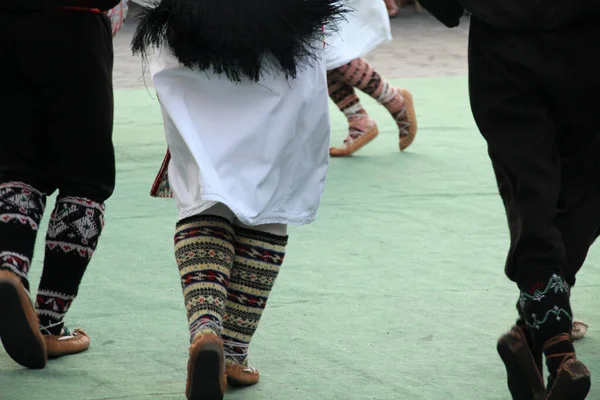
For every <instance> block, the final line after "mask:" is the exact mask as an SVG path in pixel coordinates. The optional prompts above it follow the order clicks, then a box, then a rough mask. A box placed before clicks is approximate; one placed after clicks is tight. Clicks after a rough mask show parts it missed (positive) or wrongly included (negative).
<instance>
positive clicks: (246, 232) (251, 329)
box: [222, 227, 288, 365]
mask: <svg viewBox="0 0 600 400" xmlns="http://www.w3.org/2000/svg"><path fill="white" fill-rule="evenodd" d="M235 234H236V248H235V262H234V266H233V269H232V272H231V281H230V283H229V289H228V296H227V303H226V306H227V308H226V313H225V319H224V323H223V327H224V330H223V334H222V338H223V340H224V341H225V353H226V355H227V362H229V363H236V364H243V365H246V364H247V363H248V346H249V345H250V341H251V340H252V336H254V333H255V332H256V328H257V327H258V323H259V322H260V318H261V316H262V314H263V311H264V309H265V307H266V306H267V300H268V299H269V295H270V293H271V289H273V285H274V284H275V280H276V279H277V275H278V274H279V269H280V267H281V264H282V263H283V259H284V256H285V247H286V245H287V241H288V237H287V236H279V235H273V234H271V233H266V232H261V231H257V230H251V229H246V228H240V227H235Z"/></svg>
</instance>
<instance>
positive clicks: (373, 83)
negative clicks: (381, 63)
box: [328, 58, 396, 104]
mask: <svg viewBox="0 0 600 400" xmlns="http://www.w3.org/2000/svg"><path fill="white" fill-rule="evenodd" d="M328 75H329V76H330V77H331V78H332V79H335V80H337V81H339V82H343V83H345V84H347V85H350V86H352V87H355V88H357V89H360V90H361V91H363V92H364V93H366V94H368V95H369V96H371V97H372V98H373V99H375V100H377V101H378V102H379V103H381V104H385V103H387V102H388V101H390V100H391V99H392V98H393V97H394V96H395V95H396V92H395V90H394V89H393V88H392V87H391V86H390V85H389V83H388V82H387V81H386V80H385V79H383V77H382V76H381V75H379V73H378V72H377V71H375V69H374V68H373V67H372V66H371V65H370V64H369V63H368V62H367V60H365V59H363V58H356V59H354V60H352V61H350V62H349V63H348V64H345V65H342V66H341V67H339V68H336V69H334V70H331V71H329V73H328Z"/></svg>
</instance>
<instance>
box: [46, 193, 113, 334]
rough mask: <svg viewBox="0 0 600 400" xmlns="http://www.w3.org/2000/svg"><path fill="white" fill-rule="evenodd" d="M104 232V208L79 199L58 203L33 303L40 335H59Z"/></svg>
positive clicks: (53, 214)
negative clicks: (40, 331) (40, 329)
mask: <svg viewBox="0 0 600 400" xmlns="http://www.w3.org/2000/svg"><path fill="white" fill-rule="evenodd" d="M103 228H104V205H103V204H99V203H97V202H95V201H91V200H88V199H82V198H78V197H62V198H58V199H57V201H56V205H55V206H54V210H53V212H52V216H51V217H50V224H49V226H48V232H47V235H46V254H45V256H44V270H43V272H42V279H41V280H40V286H39V288H38V293H37V297H36V303H35V308H36V311H37V313H38V317H39V319H40V327H41V328H42V333H44V334H48V335H59V334H60V333H61V331H62V328H63V325H64V323H63V320H64V317H65V314H66V313H67V311H69V308H70V307H71V304H72V303H73V300H75V298H76V297H77V294H78V293H79V286H80V284H81V280H82V279H83V275H84V274H85V271H86V269H87V266H88V265H89V263H90V260H91V258H92V255H93V254H94V251H95V250H96V247H97V246H98V240H99V239H100V235H101V233H102V229H103Z"/></svg>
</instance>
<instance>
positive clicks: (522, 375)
mask: <svg viewBox="0 0 600 400" xmlns="http://www.w3.org/2000/svg"><path fill="white" fill-rule="evenodd" d="M497 350H498V354H499V355H500V358H501V359H502V361H503V362H504V365H505V367H506V373H507V374H508V375H509V376H510V377H512V378H513V379H516V380H518V384H516V385H515V384H513V385H510V386H509V389H510V392H511V394H512V397H513V400H546V389H545V387H544V381H543V378H542V377H541V375H540V373H539V371H538V370H537V365H536V363H535V360H534V359H533V356H532V354H531V351H530V349H529V346H528V345H527V343H526V341H524V338H523V341H521V340H518V339H517V338H515V337H514V336H512V335H509V334H507V335H504V336H502V337H501V338H500V340H499V341H498V346H497ZM513 382H515V381H514V380H513Z"/></svg>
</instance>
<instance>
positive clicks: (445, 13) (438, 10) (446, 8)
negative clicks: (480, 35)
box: [419, 0, 465, 28]
mask: <svg viewBox="0 0 600 400" xmlns="http://www.w3.org/2000/svg"><path fill="white" fill-rule="evenodd" d="M419 3H421V6H423V8H424V9H426V10H427V11H429V12H430V13H431V15H433V16H434V17H435V18H436V19H437V20H438V21H440V22H441V23H443V24H444V25H446V26H447V27H448V28H454V27H457V26H458V25H459V24H460V18H461V17H462V16H463V15H464V13H465V9H464V8H463V6H461V5H460V4H459V3H458V2H457V1H456V0H419Z"/></svg>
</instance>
